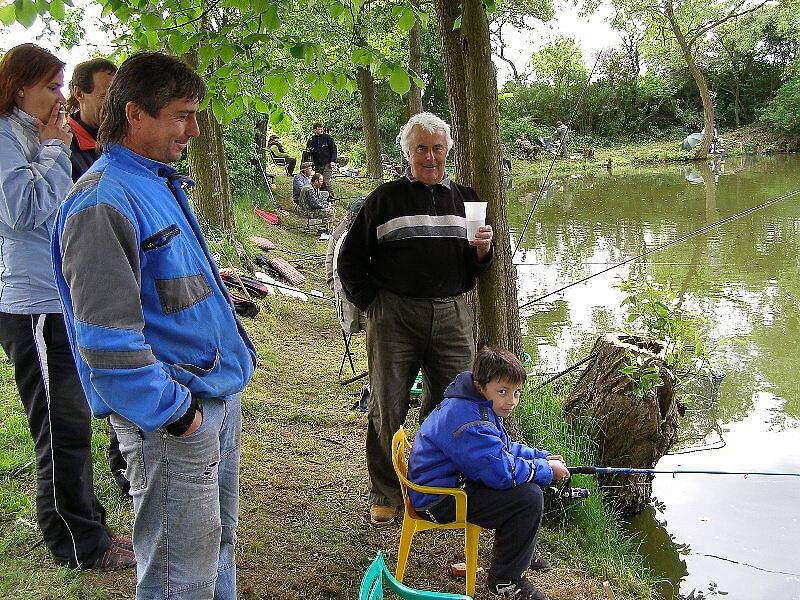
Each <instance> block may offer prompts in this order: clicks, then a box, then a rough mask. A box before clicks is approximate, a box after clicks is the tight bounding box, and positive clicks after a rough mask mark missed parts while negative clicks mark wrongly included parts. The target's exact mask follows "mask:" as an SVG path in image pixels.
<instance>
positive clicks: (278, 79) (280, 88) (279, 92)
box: [261, 73, 289, 101]
mask: <svg viewBox="0 0 800 600" xmlns="http://www.w3.org/2000/svg"><path fill="white" fill-rule="evenodd" d="M261 91H262V92H264V93H265V94H271V95H272V97H273V98H275V100H276V101H280V100H281V98H283V97H284V96H285V95H286V94H287V93H288V92H289V82H288V81H287V80H286V77H285V76H284V75H283V74H282V73H270V74H269V75H267V76H266V77H265V78H264V85H263V86H262V87H261Z"/></svg>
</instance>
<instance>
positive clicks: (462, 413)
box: [408, 371, 553, 510]
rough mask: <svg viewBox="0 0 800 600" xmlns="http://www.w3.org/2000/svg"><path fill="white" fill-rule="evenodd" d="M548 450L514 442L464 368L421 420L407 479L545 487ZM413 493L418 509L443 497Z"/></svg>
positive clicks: (548, 471)
mask: <svg viewBox="0 0 800 600" xmlns="http://www.w3.org/2000/svg"><path fill="white" fill-rule="evenodd" d="M549 455H550V453H549V452H546V451H544V450H537V449H536V448H531V447H530V446H526V445H524V444H519V443H517V442H514V441H512V440H511V438H509V436H508V433H506V430H505V428H504V427H503V423H502V422H501V421H500V418H499V417H498V416H497V415H496V414H495V413H494V411H493V410H492V403H491V402H490V401H489V400H487V399H486V398H484V397H483V395H482V394H481V393H480V392H479V391H478V390H477V389H475V384H474V382H473V379H472V373H471V372H469V371H465V372H463V373H460V374H459V375H458V377H456V378H455V380H454V381H453V383H451V384H450V386H449V387H448V388H447V390H445V393H444V400H443V401H442V402H441V404H439V405H438V406H437V407H436V408H435V409H434V410H433V412H432V413H431V414H430V415H428V417H427V418H426V419H425V420H424V421H423V422H422V425H421V426H420V428H419V431H418V432H417V436H416V437H415V438H414V447H413V449H412V450H411V458H410V459H409V465H408V478H409V479H410V480H411V481H412V482H414V483H416V484H418V485H427V486H441V487H458V486H460V485H462V484H463V483H464V482H467V481H472V482H479V483H482V484H483V485H485V486H486V487H489V488H492V489H496V490H507V489H510V488H512V487H514V486H517V485H521V484H523V483H527V482H528V481H533V482H534V483H536V484H538V485H539V486H541V487H545V486H547V485H549V484H550V482H551V481H552V479H553V471H552V469H551V468H550V464H549V463H548V462H547V460H546V457H548V456H549ZM409 497H410V498H411V503H412V504H413V505H414V508H415V509H417V510H425V509H427V508H429V507H430V506H431V505H432V504H434V503H435V502H437V501H439V500H440V499H441V498H442V496H438V495H431V494H419V493H417V492H415V491H413V490H409Z"/></svg>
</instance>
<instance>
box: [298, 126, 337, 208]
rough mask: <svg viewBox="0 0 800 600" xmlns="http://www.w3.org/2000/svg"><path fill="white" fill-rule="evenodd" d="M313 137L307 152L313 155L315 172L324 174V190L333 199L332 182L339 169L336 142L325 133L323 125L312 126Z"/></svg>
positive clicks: (307, 145)
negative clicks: (334, 171) (336, 170)
mask: <svg viewBox="0 0 800 600" xmlns="http://www.w3.org/2000/svg"><path fill="white" fill-rule="evenodd" d="M311 129H312V131H313V132H314V135H312V136H311V137H310V138H309V139H308V143H307V144H306V148H307V151H308V152H310V153H311V160H312V161H313V162H314V171H315V172H316V173H322V176H323V180H322V189H323V190H325V191H326V192H328V193H329V194H330V195H331V197H333V195H334V194H333V190H332V189H331V181H332V178H333V170H334V169H335V168H337V166H338V165H337V163H336V161H337V159H338V154H337V150H336V142H334V141H333V138H332V137H331V136H330V135H328V134H327V133H325V127H324V126H323V125H322V123H314V125H313V126H312V128H311Z"/></svg>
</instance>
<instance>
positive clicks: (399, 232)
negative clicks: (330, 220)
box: [337, 176, 493, 310]
mask: <svg viewBox="0 0 800 600" xmlns="http://www.w3.org/2000/svg"><path fill="white" fill-rule="evenodd" d="M478 200H479V199H478V196H477V195H476V194H475V191H474V190H473V189H472V188H469V187H466V186H463V185H459V184H457V183H455V182H453V181H450V180H449V179H448V178H446V177H445V179H444V180H443V181H442V182H441V183H439V184H437V185H434V186H428V185H425V184H424V183H421V182H419V181H412V180H411V179H410V178H409V177H408V176H406V177H401V178H399V179H396V180H394V181H390V182H387V183H384V184H383V185H381V186H379V187H377V188H376V189H375V190H374V191H373V192H372V193H371V194H370V195H369V196H367V199H366V200H365V202H364V207H363V208H362V209H361V211H360V212H359V213H358V216H357V217H356V219H355V221H354V222H353V225H352V227H351V228H350V232H349V233H348V234H347V238H346V239H345V241H344V243H343V244H342V249H341V252H340V254H339V258H338V262H337V268H338V272H339V277H340V278H341V281H342V285H343V287H344V290H345V293H346V294H347V297H348V298H349V299H350V301H351V302H352V303H353V304H355V305H356V306H358V307H359V308H360V309H362V310H365V309H366V308H367V306H369V304H370V303H371V302H372V300H373V299H374V298H375V295H376V294H377V293H378V290H379V289H386V290H389V291H390V292H393V293H395V294H399V295H401V296H406V297H410V298H445V297H449V296H456V295H458V294H462V293H464V292H467V291H469V290H470V289H472V287H473V285H475V278H476V276H477V275H479V274H480V273H482V272H483V271H485V270H486V269H488V268H489V267H490V266H491V263H492V256H493V254H492V251H490V253H489V255H488V256H487V258H486V260H485V261H484V262H483V263H478V261H477V250H476V248H475V247H474V246H471V245H470V244H469V243H468V242H467V235H466V219H465V217H464V203H465V202H475V201H478Z"/></svg>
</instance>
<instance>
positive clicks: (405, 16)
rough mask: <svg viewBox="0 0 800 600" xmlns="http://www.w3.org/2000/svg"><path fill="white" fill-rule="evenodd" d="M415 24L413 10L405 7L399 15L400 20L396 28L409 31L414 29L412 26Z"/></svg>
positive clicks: (415, 18)
mask: <svg viewBox="0 0 800 600" xmlns="http://www.w3.org/2000/svg"><path fill="white" fill-rule="evenodd" d="M416 22H417V15H416V14H415V13H414V9H413V8H411V7H410V6H406V7H405V8H404V9H403V12H402V14H401V15H400V20H399V21H398V22H397V26H398V27H399V28H400V29H401V30H402V31H403V32H407V31H411V30H412V29H413V28H414V24H415V23H416Z"/></svg>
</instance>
